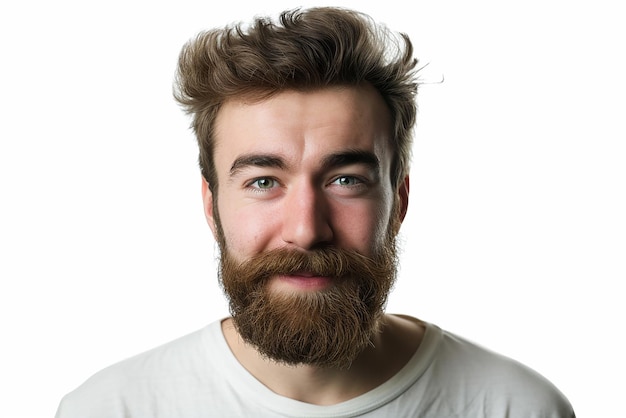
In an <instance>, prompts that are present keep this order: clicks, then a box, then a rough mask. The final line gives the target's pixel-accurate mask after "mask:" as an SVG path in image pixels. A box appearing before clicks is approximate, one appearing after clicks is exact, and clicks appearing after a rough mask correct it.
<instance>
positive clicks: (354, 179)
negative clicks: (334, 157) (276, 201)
mask: <svg viewBox="0 0 626 418" xmlns="http://www.w3.org/2000/svg"><path fill="white" fill-rule="evenodd" d="M341 180H349V182H350V183H351V184H343V185H342V184H339V183H338V182H339V181H341ZM261 181H265V182H269V183H270V185H269V187H260V185H259V182H261ZM279 185H280V183H279V182H278V180H276V179H275V178H273V177H257V178H255V179H252V180H251V181H249V182H248V183H247V184H246V188H247V189H249V190H251V191H253V192H254V193H267V192H270V191H271V190H273V189H275V188H276V187H277V186H279ZM328 185H329V186H331V185H336V186H338V187H341V188H342V189H344V190H345V189H352V190H354V189H362V188H365V187H366V185H367V180H365V179H363V178H361V177H358V176H349V175H342V176H337V177H335V178H334V179H333V180H332V181H330V182H329V183H328Z"/></svg>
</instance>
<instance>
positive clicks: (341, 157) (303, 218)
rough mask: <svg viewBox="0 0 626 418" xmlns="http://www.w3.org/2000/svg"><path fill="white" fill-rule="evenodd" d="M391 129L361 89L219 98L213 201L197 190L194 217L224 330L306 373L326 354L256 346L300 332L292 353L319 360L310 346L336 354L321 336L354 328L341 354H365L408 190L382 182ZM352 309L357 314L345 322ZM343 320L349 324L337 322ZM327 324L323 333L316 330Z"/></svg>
mask: <svg viewBox="0 0 626 418" xmlns="http://www.w3.org/2000/svg"><path fill="white" fill-rule="evenodd" d="M391 132H392V128H391V121H390V115H389V111H388V109H387V107H386V105H385V103H384V101H383V99H382V97H381V96H380V95H379V94H378V92H376V91H375V90H374V89H373V88H371V87H359V88H356V87H345V88H339V87H335V88H327V89H322V90H315V91H311V92H295V91H286V92H282V93H280V94H278V95H276V96H273V97H272V98H270V99H266V100H263V101H256V102H245V101H235V100H233V101H229V102H227V103H225V104H224V106H223V107H222V109H221V110H220V112H219V114H218V117H217V121H216V136H215V139H216V143H215V148H214V150H215V153H214V164H215V168H216V172H217V179H218V184H219V185H218V190H219V191H218V193H219V196H217V198H216V199H214V196H212V195H211V192H210V191H209V189H208V187H207V185H206V184H204V185H203V196H204V204H205V212H206V215H207V220H208V222H209V225H210V226H211V228H212V230H213V232H214V234H215V235H216V238H217V240H218V242H219V243H220V248H221V251H222V260H221V275H222V277H221V279H222V284H223V285H224V288H225V290H226V293H227V295H228V297H229V299H230V302H231V310H232V311H233V312H232V313H233V319H234V321H235V324H236V326H237V327H238V330H239V331H240V333H241V334H242V335H243V337H244V339H247V340H248V342H249V343H251V344H253V345H255V346H257V348H259V349H260V351H261V352H264V353H265V354H267V355H268V356H269V357H272V358H275V359H276V360H283V361H286V362H288V363H299V362H305V363H306V362H312V363H317V364H323V363H324V357H329V356H331V357H337V356H336V355H335V354H333V355H330V354H328V355H325V354H323V353H322V354H320V355H318V357H319V358H317V359H316V360H311V355H310V354H311V353H308V354H307V353H295V354H294V353H290V354H285V355H283V353H282V352H283V351H286V350H288V349H289V347H292V346H293V345H294V344H295V342H294V341H291V342H287V343H285V344H282V345H280V344H279V345H280V347H273V348H264V347H262V345H264V344H265V345H268V344H272V343H273V340H276V339H277V337H276V335H282V337H281V339H288V338H289V336H290V335H295V334H297V335H298V337H296V338H297V340H298V341H299V342H300V343H302V340H303V339H305V338H303V337H302V334H306V336H308V338H310V339H311V341H308V342H305V343H302V344H301V347H300V348H299V349H296V351H298V350H299V351H309V352H310V351H316V352H318V353H320V352H323V351H324V349H323V348H320V347H319V345H316V346H315V348H313V346H312V345H311V344H313V343H314V341H313V340H315V341H318V340H321V339H324V338H327V339H328V341H327V345H333V346H337V345H338V342H337V335H330V336H328V335H326V334H329V333H330V334H336V333H345V332H348V331H347V328H355V327H356V326H357V325H362V326H359V327H356V328H357V329H355V330H354V331H353V332H354V333H355V334H359V335H355V336H354V338H352V337H351V338H350V341H348V342H346V345H365V344H367V342H368V341H369V338H370V336H371V334H372V333H373V332H374V331H375V329H376V326H377V322H378V319H379V318H380V314H381V313H382V306H383V305H384V302H385V300H386V296H387V293H388V291H389V289H390V287H391V285H392V283H393V279H394V277H395V240H394V238H395V233H396V232H397V226H398V225H399V222H400V221H401V218H402V217H403V215H404V213H405V211H406V205H407V200H408V183H407V182H405V183H403V184H402V186H401V187H400V188H399V190H394V188H393V187H392V185H391V180H390V167H391V160H392V155H393V150H392V149H391V145H390V144H391V137H390V136H391ZM218 214H219V216H218ZM277 251H278V254H276V252H277ZM337 252H339V253H340V254H338V255H337V254H336V253H337ZM296 259H297V260H298V261H297V262H296V261H293V260H296ZM285 260H286V261H285ZM294 263H295V264H294ZM252 271H253V272H254V273H253V274H251V275H250V274H249V273H250V272H252ZM362 299H367V301H365V302H364V301H363V300H362ZM354 305H364V306H363V307H362V310H359V311H355V312H352V314H351V315H349V314H347V310H352V309H353V307H354ZM358 309H361V308H358ZM269 311H271V312H269ZM365 311H368V312H365ZM329 312H330V313H329ZM324 315H326V316H324ZM329 315H330V316H329ZM303 316H307V317H308V318H307V320H306V321H302V320H301V319H302V317H303ZM350 316H351V317H352V321H353V322H352V323H347V322H346V323H343V325H342V324H341V321H342V320H345V318H346V317H350ZM364 316H365V317H368V318H369V319H365V320H364V319H363V317H364ZM329 321H330V326H329V327H327V328H328V329H325V330H320V329H318V328H316V327H318V325H319V326H321V325H320V323H328V322H329ZM359 322H366V323H364V324H358V323H359ZM246 327H248V328H250V329H249V330H247V331H246V330H245V329H244V328H246ZM285 327H287V328H285ZM307 327H312V328H311V329H309V328H307ZM313 328H315V329H313ZM342 328H343V330H341V329H342ZM259 329H265V330H267V331H268V332H266V333H264V332H262V331H259ZM303 329H305V331H302V330H303ZM334 329H336V331H333V330H334ZM301 331H302V332H301ZM259 334H263V335H259ZM321 334H324V335H325V336H321ZM357 337H358V338H357ZM260 340H263V341H260ZM266 340H272V341H269V342H268V341H266ZM357 340H359V342H357ZM330 348H332V347H329V348H328V349H330ZM335 349H336V350H337V348H335ZM360 349H361V347H354V350H352V351H354V353H352V354H350V355H348V357H351V358H353V357H354V354H355V353H356V352H358V351H359V350H360ZM338 350H339V351H346V348H339V349H338ZM320 356H321V357H320ZM349 361H350V359H340V360H338V361H334V363H333V365H336V364H335V363H337V362H339V363H341V362H343V363H346V362H349ZM327 363H328V364H330V363H331V362H330V361H328V362H327Z"/></svg>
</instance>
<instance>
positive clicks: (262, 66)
mask: <svg viewBox="0 0 626 418" xmlns="http://www.w3.org/2000/svg"><path fill="white" fill-rule="evenodd" d="M176 86H177V89H176V97H177V99H178V100H179V102H181V103H182V104H183V105H184V106H185V108H186V110H187V111H188V112H189V113H190V114H191V115H192V117H193V129H194V131H195V133H196V136H197V139H198V143H199V148H200V167H201V172H202V177H203V186H202V195H203V201H204V209H205V213H206V218H207V221H208V224H209V226H210V228H211V230H212V232H213V235H214V236H215V238H216V240H217V242H218V244H219V248H220V251H221V260H220V271H219V277H220V283H221V284H222V286H223V288H224V291H225V293H226V295H227V297H228V299H229V302H230V308H231V309H230V310H231V315H232V316H231V317H229V318H226V319H224V320H221V321H217V322H215V323H213V324H211V325H209V326H208V327H206V328H205V329H203V330H200V331H198V332H196V333H193V334H191V335H188V336H186V337H183V338H181V339H179V340H177V341H174V342H171V343H169V344H166V345H164V346H162V347H159V348H156V349H154V350H152V351H149V352H147V353H144V354H141V355H139V356H136V357H133V358H131V359H128V360H126V361H124V362H121V363H119V364H117V365H114V366H112V367H110V368H108V369H105V370H103V371H101V372H100V373H98V374H96V375H95V376H93V377H92V378H91V379H89V380H88V381H87V382H85V383H84V384H83V385H82V386H81V387H79V388H78V389H76V390H75V391H74V392H72V393H70V394H69V395H67V396H66V397H65V398H64V399H63V401H62V402H61V405H60V406H59V409H58V412H57V417H58V418H68V417H81V418H86V417H107V418H112V417H153V416H154V417H157V416H158V417H266V416H306V417H352V416H366V417H452V416H454V417H474V416H480V417H524V418H526V417H572V416H574V413H573V411H572V408H571V406H570V404H569V402H568V401H567V400H566V399H565V398H564V396H563V395H562V394H561V393H560V392H559V391H558V390H557V389H556V388H555V387H554V386H553V385H552V384H550V383H549V382H548V381H546V380H545V379H544V378H542V377H541V376H539V375H538V374H536V373H535V372H533V371H531V370H529V369H528V368H526V367H525V366H523V365H520V364H519V363H516V362H514V361H512V360H510V359H507V358H504V357H502V356H499V355H497V354H494V353H492V352H489V351H487V350H485V349H483V348H480V347H477V346H476V345H474V344H472V343H469V342H468V341H466V340H464V339H462V338H459V337H457V336H455V335H452V334H450V333H447V332H445V331H443V330H441V329H439V328H438V327H436V326H434V325H431V324H428V323H426V322H423V321H420V320H418V319H415V318H412V317H409V316H398V315H387V314H385V313H384V306H385V302H386V299H387V295H388V293H389V291H390V289H391V287H392V285H393V283H394V280H395V276H396V265H397V257H396V242H395V238H396V235H397V233H398V230H399V227H400V224H401V222H402V220H403V219H404V216H405V214H406V211H407V205H408V196H409V180H408V171H409V160H410V158H409V157H410V150H411V130H412V127H413V125H414V121H415V114H416V105H415V94H416V91H417V80H416V60H415V59H414V58H413V57H412V47H411V43H410V41H409V39H408V38H407V37H406V36H404V35H400V36H395V35H394V34H392V33H391V32H389V31H388V30H386V29H385V28H384V27H380V26H376V25H375V24H374V23H373V22H372V21H371V19H369V18H368V17H366V16H364V15H362V14H359V13H357V12H352V11H348V10H344V9H337V8H318V9H310V10H295V11H289V12H285V13H283V14H282V15H281V16H280V20H279V21H278V22H272V21H271V20H269V19H260V18H259V19H256V20H255V21H254V23H253V24H252V25H251V26H249V27H242V26H236V27H227V28H225V29H222V30H213V31H208V32H205V33H202V34H200V35H199V36H198V37H197V38H195V39H193V40H192V41H190V42H189V43H188V44H187V45H186V46H185V47H184V49H183V51H182V53H181V56H180V61H179V70H178V77H177V83H176Z"/></svg>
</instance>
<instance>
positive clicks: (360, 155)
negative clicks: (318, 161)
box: [322, 150, 380, 171]
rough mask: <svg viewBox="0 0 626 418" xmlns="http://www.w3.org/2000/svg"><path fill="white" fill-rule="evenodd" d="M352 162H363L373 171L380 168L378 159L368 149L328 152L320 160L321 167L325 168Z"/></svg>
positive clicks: (337, 166)
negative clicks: (328, 153)
mask: <svg viewBox="0 0 626 418" xmlns="http://www.w3.org/2000/svg"><path fill="white" fill-rule="evenodd" d="M352 164H363V165H366V166H368V167H369V168H370V169H371V170H373V171H378V169H379V168H380V160H379V159H378V157H377V156H376V154H374V153H373V152H370V151H364V150H348V151H343V152H338V153H335V154H330V155H327V156H326V157H324V159H323V160H322V167H323V168H324V169H325V170H329V169H332V168H339V167H343V166H347V165H352Z"/></svg>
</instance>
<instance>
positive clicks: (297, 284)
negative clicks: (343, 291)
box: [276, 272, 333, 291]
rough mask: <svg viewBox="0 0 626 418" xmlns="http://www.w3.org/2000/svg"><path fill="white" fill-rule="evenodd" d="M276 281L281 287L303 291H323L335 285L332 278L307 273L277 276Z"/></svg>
mask: <svg viewBox="0 0 626 418" xmlns="http://www.w3.org/2000/svg"><path fill="white" fill-rule="evenodd" d="M276 279H277V281H278V282H279V283H280V284H281V285H282V286H281V287H283V286H284V287H288V288H290V289H296V290H301V291H314V290H323V289H326V288H328V287H330V286H331V285H332V283H333V278H332V277H328V276H317V275H314V274H311V273H306V272H303V273H295V274H288V275H287V274H283V275H280V276H277V277H276Z"/></svg>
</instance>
